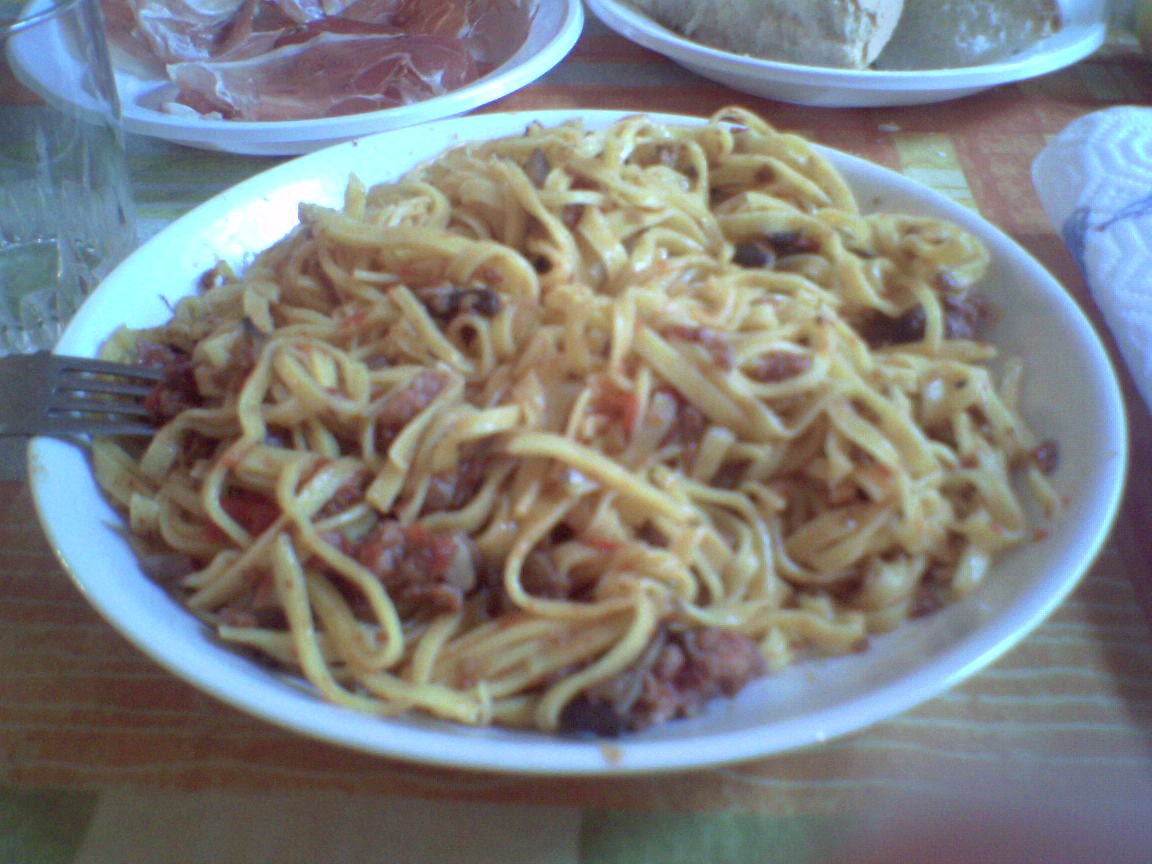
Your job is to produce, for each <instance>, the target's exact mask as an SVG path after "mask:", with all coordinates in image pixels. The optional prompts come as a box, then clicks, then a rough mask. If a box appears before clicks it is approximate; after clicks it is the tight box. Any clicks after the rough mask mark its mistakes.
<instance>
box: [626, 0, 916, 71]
mask: <svg viewBox="0 0 1152 864" xmlns="http://www.w3.org/2000/svg"><path fill="white" fill-rule="evenodd" d="M630 2H631V3H632V5H633V6H635V7H636V8H637V9H639V10H640V11H642V12H644V13H645V14H647V15H648V16H649V17H651V18H652V19H654V20H655V21H657V22H659V23H660V24H662V25H664V26H665V27H667V28H669V29H671V30H675V31H677V32H679V33H682V34H683V35H685V36H687V37H688V38H689V39H692V40H694V41H696V42H700V43H702V44H704V45H710V46H712V47H713V48H720V49H721V50H724V51H731V52H733V53H736V54H749V55H751V56H753V57H760V58H763V59H766V60H779V61H783V62H786V63H800V64H805V65H809V66H834V67H839V68H845V69H863V68H865V67H866V66H868V65H869V64H871V63H872V61H873V60H875V59H876V57H877V55H879V54H880V51H881V50H882V49H883V48H884V46H885V45H886V44H887V42H888V40H889V38H890V37H891V36H892V32H893V30H894V29H895V27H896V22H897V20H899V18H900V13H901V8H902V6H903V5H904V0H630Z"/></svg>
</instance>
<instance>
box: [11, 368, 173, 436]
mask: <svg viewBox="0 0 1152 864" xmlns="http://www.w3.org/2000/svg"><path fill="white" fill-rule="evenodd" d="M163 377H164V372H163V370H161V369H153V368H149V367H145V366H129V365H126V364H123V363H109V362H107V361H105V360H90V359H87V358H79V357H61V356H59V355H56V354H48V353H47V352H39V353H36V354H11V355H9V356H7V357H0V436H9V435H26V436H30V435H46V436H49V437H54V438H68V437H73V436H76V435H153V434H155V432H156V427H155V426H153V425H152V424H151V423H149V422H148V413H149V412H148V408H147V407H145V405H144V397H145V396H147V395H148V394H149V393H150V392H151V391H152V389H153V388H154V387H155V386H156V383H157V382H158V381H160V380H162V379H163Z"/></svg>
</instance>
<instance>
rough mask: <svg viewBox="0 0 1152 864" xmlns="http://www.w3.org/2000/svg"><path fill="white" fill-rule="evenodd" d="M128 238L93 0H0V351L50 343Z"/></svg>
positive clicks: (126, 191) (113, 110)
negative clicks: (27, 0) (56, 0)
mask: <svg viewBox="0 0 1152 864" xmlns="http://www.w3.org/2000/svg"><path fill="white" fill-rule="evenodd" d="M135 239H136V232H135V219H134V211H133V205H132V195H131V186H130V180H129V176H128V168H127V159H126V157H125V153H124V141H123V135H122V132H121V128H120V104H119V100H118V99H117V95H116V85H115V81H114V80H113V77H112V71H111V65H110V63H109V59H108V48H107V43H106V42H105V39H104V29H103V21H102V18H101V12H100V4H99V0H60V2H52V0H32V2H30V3H28V2H25V0H16V2H14V0H0V355H2V354H11V353H19V352H27V351H34V350H39V349H44V348H50V347H51V346H52V345H53V344H54V343H55V341H56V339H57V337H58V336H59V334H60V332H61V331H62V330H63V327H64V325H65V324H66V323H67V322H68V320H69V319H70V318H71V317H72V315H73V313H75V311H76V310H77V308H79V306H80V304H81V303H82V302H83V300H84V298H85V297H86V296H87V294H88V293H89V292H90V291H91V290H92V289H93V288H94V287H95V286H96V285H97V284H98V283H99V281H100V279H102V278H103V277H104V276H105V275H106V274H107V273H108V271H110V270H111V269H112V267H113V266H115V264H116V263H117V262H118V261H119V260H120V259H121V258H123V257H124V256H125V255H126V254H127V253H128V252H129V251H130V250H131V248H132V246H133V245H134V243H135Z"/></svg>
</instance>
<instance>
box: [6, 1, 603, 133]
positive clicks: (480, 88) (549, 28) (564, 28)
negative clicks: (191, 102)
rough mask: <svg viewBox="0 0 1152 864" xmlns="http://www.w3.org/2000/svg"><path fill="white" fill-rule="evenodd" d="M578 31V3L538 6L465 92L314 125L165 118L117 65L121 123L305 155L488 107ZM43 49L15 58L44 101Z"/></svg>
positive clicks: (55, 58)
mask: <svg viewBox="0 0 1152 864" xmlns="http://www.w3.org/2000/svg"><path fill="white" fill-rule="evenodd" d="M583 27H584V9H583V7H582V6H581V5H580V0H538V9H537V12H536V16H535V18H534V19H533V22H532V26H531V29H530V31H529V33H528V38H527V40H526V41H525V43H524V45H522V46H521V48H520V50H519V51H517V52H516V53H515V54H514V55H513V56H512V57H510V58H509V59H508V60H507V61H506V62H504V63H503V64H502V65H501V66H500V67H498V68H497V69H495V70H493V71H492V72H490V73H489V74H487V75H485V76H484V77H482V78H479V79H477V80H476V81H473V82H472V83H471V84H468V85H467V86H465V87H461V88H460V89H458V90H453V91H452V92H450V93H445V94H444V95H443V96H437V97H436V98H434V99H427V100H425V101H423V102H417V103H414V104H412V105H403V106H400V107H397V108H388V109H386V110H383V111H369V112H365V113H363V114H351V115H349V116H347V117H330V118H319V119H315V120H281V121H266V122H253V121H232V120H206V119H203V118H200V117H189V116H185V115H177V114H169V113H166V112H164V111H160V110H157V109H156V108H152V107H149V104H150V101H151V98H150V97H152V96H153V94H155V93H156V91H158V90H160V89H162V88H164V87H165V86H167V82H166V80H165V79H163V78H161V77H159V76H158V75H157V76H149V75H148V74H146V73H142V72H141V71H140V70H139V69H136V68H127V67H126V66H125V67H121V66H116V67H115V68H114V70H113V71H114V74H115V77H116V87H117V90H118V91H119V93H120V102H121V108H122V112H123V125H124V128H125V130H127V131H128V132H135V133H138V134H140V135H147V136H149V137H152V138H160V139H163V140H166V141H173V142H175V143H177V144H185V145H188V146H189V147H197V148H200V149H202V150H220V151H224V152H227V153H245V154H250V155H259V156H286V155H297V154H301V153H310V152H312V151H313V150H319V149H321V148H323V147H327V146H329V145H332V144H337V143H340V142H343V141H349V140H351V139H353V138H359V137H362V136H364V135H370V134H373V133H376V132H384V131H386V130H389V129H399V128H402V127H405V126H414V125H416V124H418V123H426V122H428V121H431V120H440V119H442V118H445V117H452V116H455V115H457V114H463V113H465V112H467V111H471V110H473V109H475V108H478V107H480V106H481V105H486V104H488V103H489V102H494V101H495V100H497V99H500V98H502V97H504V96H507V95H508V94H509V93H513V92H515V91H516V90H519V89H520V88H522V87H525V86H527V85H528V84H530V83H532V82H533V81H535V80H536V79H537V78H539V77H541V76H542V75H544V74H545V73H546V72H548V71H549V70H550V69H552V67H554V66H555V65H556V64H557V63H559V62H560V61H561V60H563V59H564V57H565V56H567V54H568V52H569V51H571V50H572V46H573V45H575V44H576V40H577V39H579V38H580V33H581V31H582V30H583ZM51 41H52V42H54V43H56V44H46V45H45V46H44V49H45V50H43V51H27V52H25V53H24V55H23V56H22V57H21V58H20V63H21V66H22V67H23V70H22V72H23V74H22V76H21V77H22V78H24V79H25V80H26V81H27V82H28V83H29V84H30V85H31V86H33V87H34V88H35V89H36V90H38V91H39V92H42V93H45V94H48V95H50V94H51V93H52V91H53V81H54V80H55V74H56V73H55V72H54V68H55V66H56V65H57V64H59V63H68V62H72V61H71V58H70V57H69V56H68V52H67V49H66V48H64V46H63V45H62V44H60V43H59V42H57V40H54V39H53V40H51Z"/></svg>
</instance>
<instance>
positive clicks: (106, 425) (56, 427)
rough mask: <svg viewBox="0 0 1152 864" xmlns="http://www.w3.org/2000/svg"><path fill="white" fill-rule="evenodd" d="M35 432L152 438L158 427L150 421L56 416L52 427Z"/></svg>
mask: <svg viewBox="0 0 1152 864" xmlns="http://www.w3.org/2000/svg"><path fill="white" fill-rule="evenodd" d="M34 434H37V435H47V436H49V437H53V438H57V437H60V436H73V435H91V436H93V437H98V436H101V435H126V436H143V437H147V438H150V437H152V436H153V435H155V434H156V427H155V426H152V425H151V424H149V423H132V422H129V421H124V422H119V423H118V422H115V421H112V420H107V421H93V420H92V419H91V418H90V417H77V418H67V417H65V418H55V417H54V418H52V428H51V429H49V430H39V431H36V432H35V433H34Z"/></svg>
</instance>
